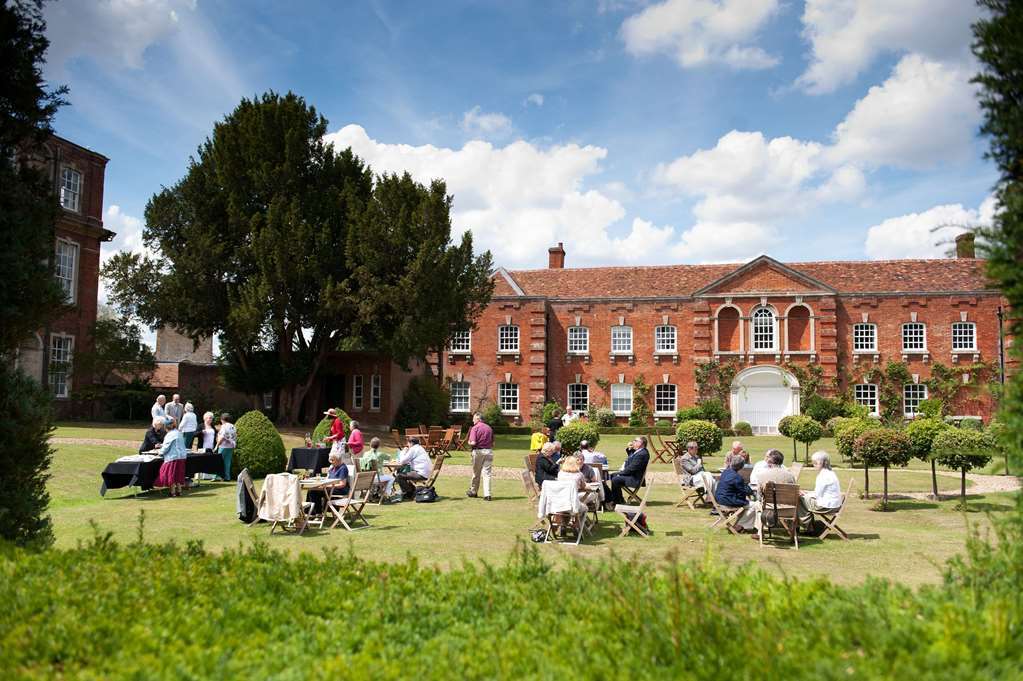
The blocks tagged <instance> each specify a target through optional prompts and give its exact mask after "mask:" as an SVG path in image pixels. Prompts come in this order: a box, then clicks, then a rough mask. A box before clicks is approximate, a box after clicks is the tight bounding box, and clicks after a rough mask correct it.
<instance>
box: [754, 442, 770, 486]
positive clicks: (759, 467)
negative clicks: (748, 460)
mask: <svg viewBox="0 0 1023 681" xmlns="http://www.w3.org/2000/svg"><path fill="white" fill-rule="evenodd" d="M772 451H774V450H773V449H768V450H767V451H766V452H764V458H763V459H761V460H760V461H757V462H756V463H755V464H753V471H752V472H751V473H750V478H749V479H750V484H751V485H752V484H755V481H756V479H757V476H759V474H760V471H761V470H763V469H765V468H767V459H768V457H769V456H770V455H771V452H772Z"/></svg>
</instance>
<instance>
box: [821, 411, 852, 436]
mask: <svg viewBox="0 0 1023 681" xmlns="http://www.w3.org/2000/svg"><path fill="white" fill-rule="evenodd" d="M848 420H849V417H847V416H832V417H831V418H830V419H828V421H827V423H825V424H824V437H835V433H836V432H838V427H839V426H840V425H842V424H843V423H845V422H846V421H848Z"/></svg>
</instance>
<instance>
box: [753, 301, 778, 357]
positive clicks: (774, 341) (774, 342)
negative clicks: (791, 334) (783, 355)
mask: <svg viewBox="0 0 1023 681" xmlns="http://www.w3.org/2000/svg"><path fill="white" fill-rule="evenodd" d="M761 313H766V314H767V315H769V316H770V318H771V345H770V347H758V345H757V344H758V342H762V340H760V341H758V338H757V336H758V334H763V331H762V330H758V329H757V320H758V319H761V318H763V317H764V315H763V314H761ZM749 324H750V347H751V348H752V351H753V352H773V353H777V352H778V314H777V313H776V312H775V311H774V310H773V309H771V308H769V307H766V306H763V305H762V306H760V307H758V308H756V309H755V310H753V313H752V314H750V317H749Z"/></svg>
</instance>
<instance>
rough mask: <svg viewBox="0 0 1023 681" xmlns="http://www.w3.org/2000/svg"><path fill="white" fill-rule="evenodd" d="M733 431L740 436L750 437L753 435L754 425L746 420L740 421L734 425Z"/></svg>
mask: <svg viewBox="0 0 1023 681" xmlns="http://www.w3.org/2000/svg"><path fill="white" fill-rule="evenodd" d="M732 432H733V433H735V434H736V435H738V436H740V437H750V436H751V435H753V426H751V425H750V424H749V423H747V422H746V421H739V422H738V423H736V424H733V425H732Z"/></svg>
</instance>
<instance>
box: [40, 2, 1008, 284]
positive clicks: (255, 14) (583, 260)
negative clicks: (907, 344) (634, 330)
mask: <svg viewBox="0 0 1023 681" xmlns="http://www.w3.org/2000/svg"><path fill="white" fill-rule="evenodd" d="M977 11H978V10H977V9H976V8H975V7H974V4H973V2H971V1H970V0H805V2H804V1H801V0H667V1H664V2H643V1H641V0H562V1H559V2H553V3H552V2H539V1H538V2H526V1H517V0H495V1H493V2H462V1H442V0H437V1H436V2H426V3H424V2H412V1H408V2H397V1H394V2H392V1H385V0H377V1H370V0H366V1H358V0H352V1H351V2H343V3H340V2H329V1H323V2H316V1H313V0H307V1H303V2H263V1H259V0H246V1H245V2H240V1H239V2H227V1H219V2H215V1H212V0H149V1H146V0H63V1H61V2H54V3H51V4H49V5H47V7H46V19H47V22H48V28H47V34H48V37H49V38H50V40H51V46H50V51H49V53H48V63H47V65H46V69H45V75H46V77H47V79H48V80H49V81H50V82H51V83H54V84H58V83H66V84H67V85H68V86H69V87H70V89H71V91H70V96H69V101H70V106H68V107H65V108H64V109H62V110H61V111H60V113H59V114H58V115H57V118H56V121H55V128H56V130H57V132H58V133H59V134H61V135H62V136H64V137H67V138H69V139H71V140H73V141H75V142H77V143H79V144H82V145H83V146H86V147H89V148H91V149H94V150H96V151H99V152H101V153H103V154H105V155H106V156H108V157H110V163H109V165H108V166H107V173H106V187H105V198H104V211H105V212H104V220H105V224H106V226H107V227H108V228H109V229H111V230H113V231H115V232H117V235H118V236H117V238H116V239H115V240H114V241H113V243H112V244H106V245H104V252H103V257H104V259H106V258H109V257H110V256H111V255H112V254H113V253H114V252H117V251H118V250H140V249H141V248H142V247H143V244H142V230H143V227H144V217H143V216H144V210H145V205H146V202H147V201H148V200H149V198H150V197H151V196H152V195H153V194H154V193H155V192H157V191H159V190H160V188H161V187H162V186H170V185H172V184H174V183H175V182H177V181H178V180H179V179H181V178H182V177H183V176H184V174H185V173H186V171H187V164H188V161H189V158H190V157H191V156H193V155H194V154H195V153H196V149H197V147H198V146H199V145H200V144H201V143H202V142H203V140H204V139H205V138H206V137H207V136H208V135H210V134H211V132H212V128H213V125H214V123H215V122H216V121H218V120H220V119H222V118H223V117H224V116H225V115H226V114H228V113H229V112H230V111H231V110H232V109H234V107H235V106H236V105H237V104H238V102H239V101H240V100H241V99H242V98H244V97H249V98H251V97H255V96H258V95H259V94H261V93H263V92H265V91H267V90H275V91H278V92H287V91H289V90H290V91H293V92H295V93H297V94H299V95H301V96H303V97H304V98H305V99H306V101H307V102H308V103H309V104H312V105H313V106H315V107H316V109H317V110H318V111H319V112H320V113H321V114H323V115H324V116H325V117H326V118H327V120H328V121H329V125H328V130H329V133H328V139H329V140H330V141H331V142H333V144H334V145H335V146H336V147H338V148H342V147H349V146H350V147H352V149H353V150H354V151H355V153H356V154H358V155H359V156H361V157H362V158H363V159H364V160H366V161H367V162H368V163H369V164H370V165H371V167H372V168H373V170H374V171H375V172H377V173H382V172H401V171H405V170H407V171H409V172H411V173H412V174H413V175H414V176H415V177H416V178H417V179H419V180H422V181H424V182H426V181H429V180H431V179H433V178H442V179H444V180H446V182H447V187H448V191H449V192H450V193H451V194H452V195H453V197H454V205H453V216H452V217H453V223H454V225H455V230H456V232H457V233H458V234H460V233H461V232H462V231H464V230H471V231H472V233H473V238H474V243H475V246H476V248H477V250H478V251H482V250H484V249H489V250H490V251H491V252H492V253H493V255H494V260H495V262H496V264H498V265H501V266H504V267H507V268H509V269H528V268H539V267H545V266H546V264H547V248H548V247H550V246H552V245H554V244H555V243H557V242H564V244H565V250H566V252H567V256H566V264H567V266H569V267H581V266H596V265H643V264H666V263H703V262H741V261H745V260H748V259H751V258H753V257H756V256H757V255H760V254H762V253H767V254H768V255H771V256H772V257H775V258H777V259H779V260H782V261H787V262H799V261H812V260H839V259H841V260H850V259H852V260H872V259H890V258H920V257H941V256H942V254H943V253H944V252H945V251H946V249H947V248H948V246H947V243H941V242H945V241H947V240H948V239H949V238H950V237H951V236H953V235H954V234H955V233H957V232H958V231H961V230H962V229H964V228H965V227H967V226H971V225H977V224H984V223H985V222H986V221H988V220H990V216H991V214H992V212H993V210H994V202H993V200H992V199H991V191H992V187H993V185H994V183H995V181H996V173H995V170H994V167H993V165H992V164H991V163H990V162H989V161H986V160H984V158H983V154H984V151H985V148H986V143H985V140H984V139H983V138H981V137H980V136H979V133H978V128H979V125H980V122H981V116H980V111H979V108H978V106H977V104H976V98H975V91H974V86H973V85H971V84H970V82H969V80H970V78H971V77H972V75H973V74H974V73H975V72H976V70H977V64H976V61H975V60H974V58H973V57H972V55H971V54H970V50H969V44H970V38H971V36H970V23H971V22H972V21H973V20H975V19H976V18H977V16H978V14H977ZM935 228H940V229H939V230H938V231H937V232H933V231H932V230H934V229H935ZM455 236H456V238H457V234H456V235H455Z"/></svg>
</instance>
